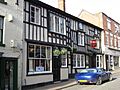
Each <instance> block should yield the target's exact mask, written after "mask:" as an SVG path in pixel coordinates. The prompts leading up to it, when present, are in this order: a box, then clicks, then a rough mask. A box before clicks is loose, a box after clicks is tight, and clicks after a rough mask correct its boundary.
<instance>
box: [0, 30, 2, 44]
mask: <svg viewBox="0 0 120 90" xmlns="http://www.w3.org/2000/svg"><path fill="white" fill-rule="evenodd" d="M1 42H2V30H0V43H1Z"/></svg>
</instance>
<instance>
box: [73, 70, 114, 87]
mask: <svg viewBox="0 0 120 90" xmlns="http://www.w3.org/2000/svg"><path fill="white" fill-rule="evenodd" d="M111 75H112V74H111V72H109V71H105V70H104V69H103V68H88V69H83V70H82V71H81V72H80V73H77V74H75V79H76V80H77V82H78V83H79V84H84V83H94V84H96V85H100V84H102V82H103V81H106V80H112V76H111Z"/></svg>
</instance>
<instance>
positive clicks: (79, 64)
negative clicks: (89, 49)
mask: <svg viewBox="0 0 120 90" xmlns="http://www.w3.org/2000/svg"><path fill="white" fill-rule="evenodd" d="M73 67H74V68H85V55H84V54H74V55H73Z"/></svg>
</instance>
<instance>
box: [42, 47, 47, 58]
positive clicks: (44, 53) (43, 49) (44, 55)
mask: <svg viewBox="0 0 120 90" xmlns="http://www.w3.org/2000/svg"><path fill="white" fill-rule="evenodd" d="M41 58H46V47H44V46H41Z"/></svg>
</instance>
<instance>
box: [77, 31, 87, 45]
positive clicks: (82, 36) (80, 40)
mask: <svg viewBox="0 0 120 90" xmlns="http://www.w3.org/2000/svg"><path fill="white" fill-rule="evenodd" d="M84 39H85V34H84V33H82V32H78V45H81V46H84V45H85V42H84V41H85V40H84Z"/></svg>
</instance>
